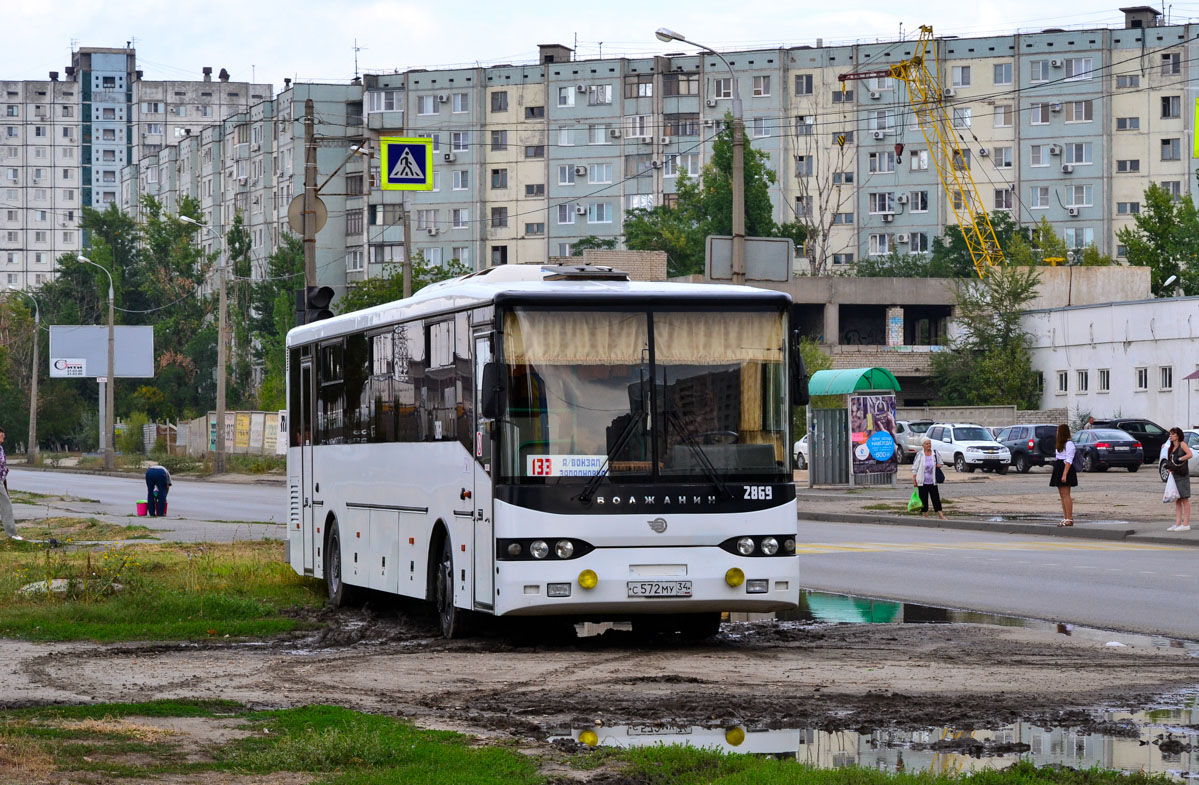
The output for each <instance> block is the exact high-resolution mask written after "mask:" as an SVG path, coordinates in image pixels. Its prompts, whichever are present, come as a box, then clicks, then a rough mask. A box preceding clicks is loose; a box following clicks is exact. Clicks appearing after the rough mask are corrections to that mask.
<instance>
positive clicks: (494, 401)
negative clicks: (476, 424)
mask: <svg viewBox="0 0 1199 785" xmlns="http://www.w3.org/2000/svg"><path fill="white" fill-rule="evenodd" d="M501 370H502V368H501V367H500V364H499V363H497V362H489V363H487V364H486V365H484V366H483V381H482V383H481V384H480V385H479V389H480V391H481V393H482V400H480V401H479V414H481V415H482V416H484V417H486V418H487V419H488V420H494V419H495V418H496V417H499V416H500V397H501V396H500V393H501V392H503V390H502V388H501V386H500V371H501Z"/></svg>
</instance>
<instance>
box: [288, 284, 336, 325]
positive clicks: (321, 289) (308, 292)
mask: <svg viewBox="0 0 1199 785" xmlns="http://www.w3.org/2000/svg"><path fill="white" fill-rule="evenodd" d="M331 302H333V287H331V286H305V287H304V288H303V289H296V325H297V326H298V325H301V324H311V323H312V322H319V321H320V320H321V319H328V318H330V317H331V316H333V312H332V311H330V310H329V303H331Z"/></svg>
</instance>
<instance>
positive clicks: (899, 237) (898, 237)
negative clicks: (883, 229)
mask: <svg viewBox="0 0 1199 785" xmlns="http://www.w3.org/2000/svg"><path fill="white" fill-rule="evenodd" d="M909 239H910V238H909V237H908V236H907V235H906V234H904V233H903V232H900V233H899V234H897V235H895V242H897V243H906V242H908V241H909Z"/></svg>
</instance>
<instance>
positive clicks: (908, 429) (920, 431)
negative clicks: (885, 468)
mask: <svg viewBox="0 0 1199 785" xmlns="http://www.w3.org/2000/svg"><path fill="white" fill-rule="evenodd" d="M932 424H933V421H932V420H896V421H895V441H896V444H897V446H898V447H899V449H900V453H899V462H900V463H911V462H912V458H913V457H914V456H915V455H916V453H918V452H920V449H921V447H920V443H921V442H923V441H924V434H925V433H926V432H927V431H928V428H929V426H930V425H932Z"/></svg>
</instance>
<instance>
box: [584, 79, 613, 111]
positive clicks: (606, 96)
mask: <svg viewBox="0 0 1199 785" xmlns="http://www.w3.org/2000/svg"><path fill="white" fill-rule="evenodd" d="M611 103H612V85H610V84H593V85H591V86H589V87H588V88H587V105H588V106H607V105H608V104H611Z"/></svg>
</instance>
